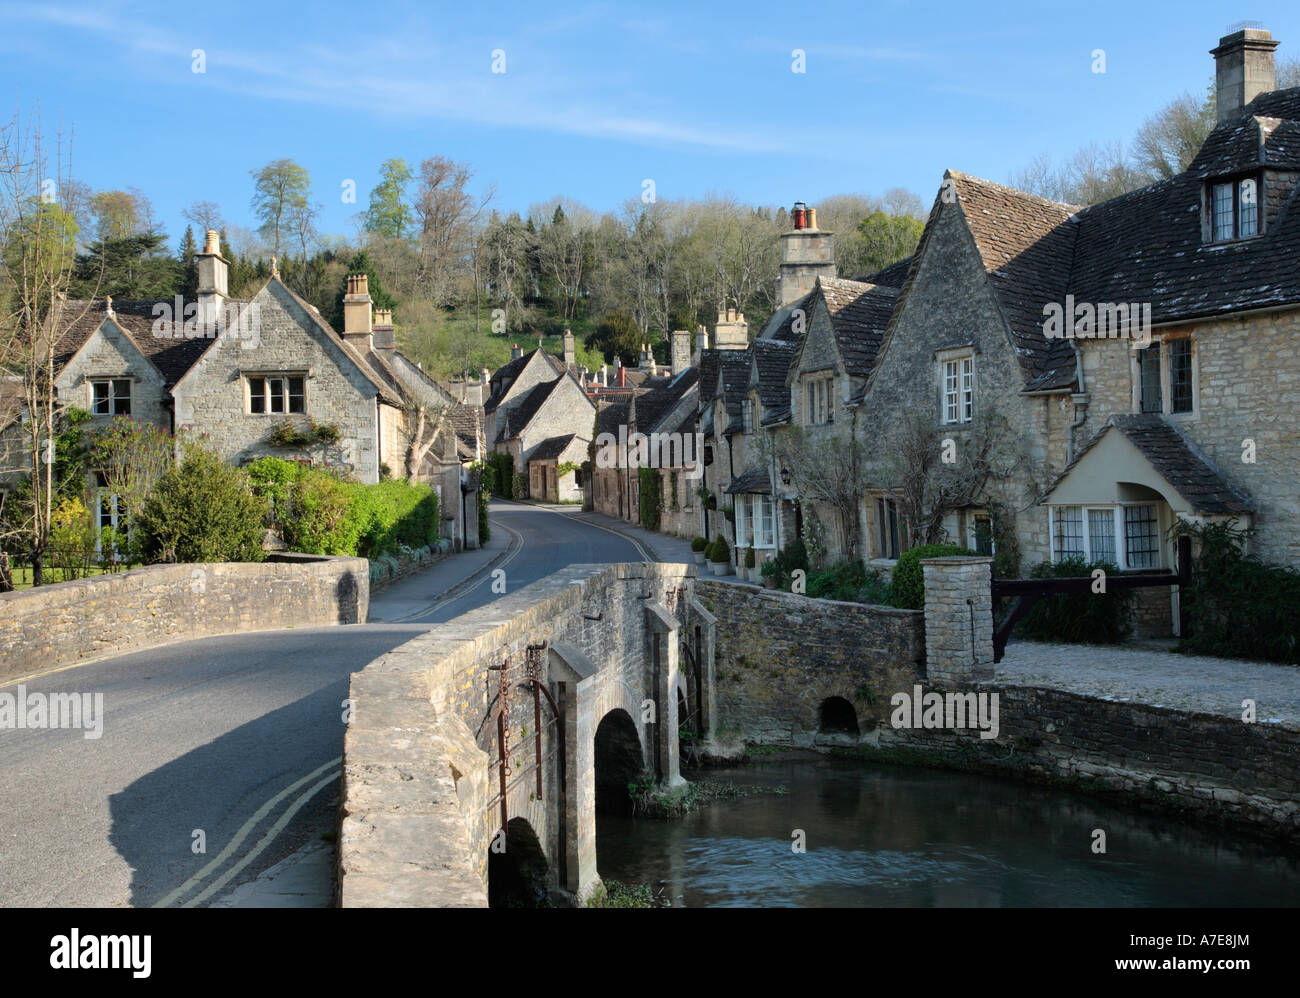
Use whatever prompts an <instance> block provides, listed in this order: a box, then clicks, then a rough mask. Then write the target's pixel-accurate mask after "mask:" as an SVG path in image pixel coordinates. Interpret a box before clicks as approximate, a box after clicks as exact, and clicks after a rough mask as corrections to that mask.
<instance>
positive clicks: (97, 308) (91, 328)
mask: <svg viewBox="0 0 1300 998" xmlns="http://www.w3.org/2000/svg"><path fill="white" fill-rule="evenodd" d="M156 304H157V302H154V301H116V300H115V301H114V302H113V321H114V322H116V323H117V325H118V327H119V328H120V329H121V330H122V331H123V332H125V333H126V334H127V338H128V339H130V341H131V342H132V343H133V344H135V346H136V348H137V349H138V350H139V351H140V352H141V353H142V354H144V355H145V356H146V357H148V358H149V360H150V362H152V363H153V365H154V366H155V367H157V368H158V370H159V371H161V372H162V376H163V378H164V379H166V382H167V387H168V388H171V387H172V386H173V385H175V384H176V382H178V381H180V379H181V378H182V377H183V376H184V374H185V372H186V371H188V370H189V369H190V368H191V367H193V366H194V362H195V361H197V360H198V359H199V358H200V357H201V356H203V352H204V351H205V350H207V348H208V346H209V345H210V344H211V343H212V342H213V341H212V339H211V338H208V337H202V336H197V337H193V338H191V339H185V336H184V329H183V322H184V317H183V314H182V316H181V317H180V319H181V321H180V322H176V323H171V322H162V324H161V326H160V328H159V332H166V333H176V334H178V336H177V337H173V336H165V337H164V336H155V335H154V322H155V319H154V306H155V305H156ZM166 304H167V305H168V306H169V307H174V302H172V301H168V302H166ZM186 304H190V303H189V302H187V303H186ZM231 304H233V305H235V306H236V307H237V308H241V307H242V306H244V305H246V304H247V302H243V301H238V302H232V303H231ZM104 307H105V302H104V300H103V299H102V298H97V299H94V300H83V299H68V300H66V301H64V302H62V303H60V308H59V311H60V314H59V316H58V319H57V322H58V323H59V325H61V326H63V327H64V331H63V333H62V334H61V335H60V337H59V341H58V342H57V343H56V344H55V346H54V364H55V368H56V369H59V368H62V367H63V366H64V365H65V364H67V363H68V361H70V360H72V358H73V356H74V355H75V354H76V352H77V351H78V350H80V349H81V348H82V347H83V346H85V345H86V341H87V340H88V339H90V337H91V334H93V333H94V332H95V330H96V329H98V328H99V327H100V326H101V325H102V324H103V322H104V320H105V319H106V318H108V316H107V315H106V314H105V312H104ZM158 321H161V320H158ZM177 327H180V328H177Z"/></svg>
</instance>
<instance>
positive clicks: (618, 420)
mask: <svg viewBox="0 0 1300 998" xmlns="http://www.w3.org/2000/svg"><path fill="white" fill-rule="evenodd" d="M627 408H628V403H627V402H615V403H613V404H612V405H605V406H601V408H600V412H598V413H597V414H596V433H597V434H598V435H599V434H601V433H612V434H613V435H614V436H618V428H619V427H620V426H625V425H626V424H627Z"/></svg>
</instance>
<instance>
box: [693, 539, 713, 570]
mask: <svg viewBox="0 0 1300 998" xmlns="http://www.w3.org/2000/svg"><path fill="white" fill-rule="evenodd" d="M708 546H709V542H708V541H707V540H705V539H704V538H703V537H696V538H695V539H694V540H692V541H691V553H692V554H694V555H695V564H697V565H703V564H704V562H705V560H706V559H707V557H708V555H707V553H706V549H707V548H708Z"/></svg>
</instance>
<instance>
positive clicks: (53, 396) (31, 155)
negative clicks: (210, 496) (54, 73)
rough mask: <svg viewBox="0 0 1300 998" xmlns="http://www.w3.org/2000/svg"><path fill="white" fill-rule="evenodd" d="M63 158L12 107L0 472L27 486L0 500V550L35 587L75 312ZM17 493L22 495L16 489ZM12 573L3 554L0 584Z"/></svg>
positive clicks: (2, 258)
mask: <svg viewBox="0 0 1300 998" xmlns="http://www.w3.org/2000/svg"><path fill="white" fill-rule="evenodd" d="M66 170H67V164H66V161H65V160H64V158H63V146H62V138H61V137H60V139H59V141H58V143H57V145H56V149H55V156H54V160H53V162H51V161H50V160H49V158H47V154H46V150H45V146H44V142H43V136H42V134H41V131H40V123H39V121H37V122H35V123H32V122H25V121H23V119H22V118H21V117H20V116H19V115H17V114H16V115H15V116H14V117H13V118H12V119H11V120H10V121H9V122H8V123H7V124H5V125H4V126H3V127H0V267H2V272H0V291H3V300H4V301H5V302H6V303H7V304H6V307H5V308H4V311H3V313H2V314H0V377H3V381H2V382H0V476H2V477H5V478H9V479H10V480H12V479H13V477H14V476H15V475H24V474H25V477H26V479H27V488H25V489H23V490H15V492H14V493H12V494H10V495H9V496H8V498H7V499H6V500H5V501H6V502H7V503H9V504H10V508H8V509H5V510H4V516H3V518H0V548H2V549H5V550H6V551H7V550H9V549H17V550H19V551H20V553H22V554H23V555H24V556H26V557H27V558H29V559H30V560H31V562H32V566H33V583H34V584H36V585H40V584H42V583H43V581H44V577H43V557H44V554H45V552H46V551H47V549H48V547H49V541H50V526H51V522H52V517H53V512H54V508H55V503H54V499H55V495H54V490H55V482H54V478H55V460H56V457H57V453H56V447H55V441H56V438H57V436H58V434H59V429H60V426H61V423H62V417H63V412H64V409H65V405H64V404H63V403H61V402H60V401H59V399H58V395H57V390H56V388H55V384H54V379H55V375H56V371H55V352H56V347H57V345H58V343H59V340H60V339H61V338H62V336H63V334H64V333H65V332H66V331H67V329H68V327H69V325H71V324H72V323H74V322H76V321H77V320H78V319H79V318H81V315H82V314H84V309H83V310H82V311H81V312H78V313H77V314H72V313H73V311H74V310H72V309H69V308H67V307H66V306H64V304H63V299H64V298H65V296H66V294H67V289H68V285H69V282H70V281H71V278H72V269H73V264H74V262H75V255H76V231H77V229H76V222H75V220H74V219H73V217H72V215H71V214H70V213H69V212H68V211H67V210H66V209H65V208H64V207H63V206H62V205H60V204H59V203H58V200H57V192H58V191H60V190H63V189H65V184H66ZM20 495H21V498H20V497H19V496H20ZM8 579H9V571H8V555H7V553H0V585H3V584H7V583H8Z"/></svg>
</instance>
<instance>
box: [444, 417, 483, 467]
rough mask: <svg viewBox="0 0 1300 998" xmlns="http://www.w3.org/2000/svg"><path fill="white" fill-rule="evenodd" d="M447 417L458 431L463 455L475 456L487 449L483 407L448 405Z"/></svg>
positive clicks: (457, 434)
mask: <svg viewBox="0 0 1300 998" xmlns="http://www.w3.org/2000/svg"><path fill="white" fill-rule="evenodd" d="M447 418H448V419H449V420H450V421H451V425H452V428H453V429H455V431H456V437H457V440H458V441H459V447H460V451H461V453H462V454H463V455H465V456H467V457H474V456H475V455H476V454H480V453H482V452H483V451H484V450H486V447H485V446H484V431H483V410H482V409H480V408H479V407H478V406H476V405H459V404H457V405H451V406H448V407H447Z"/></svg>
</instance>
